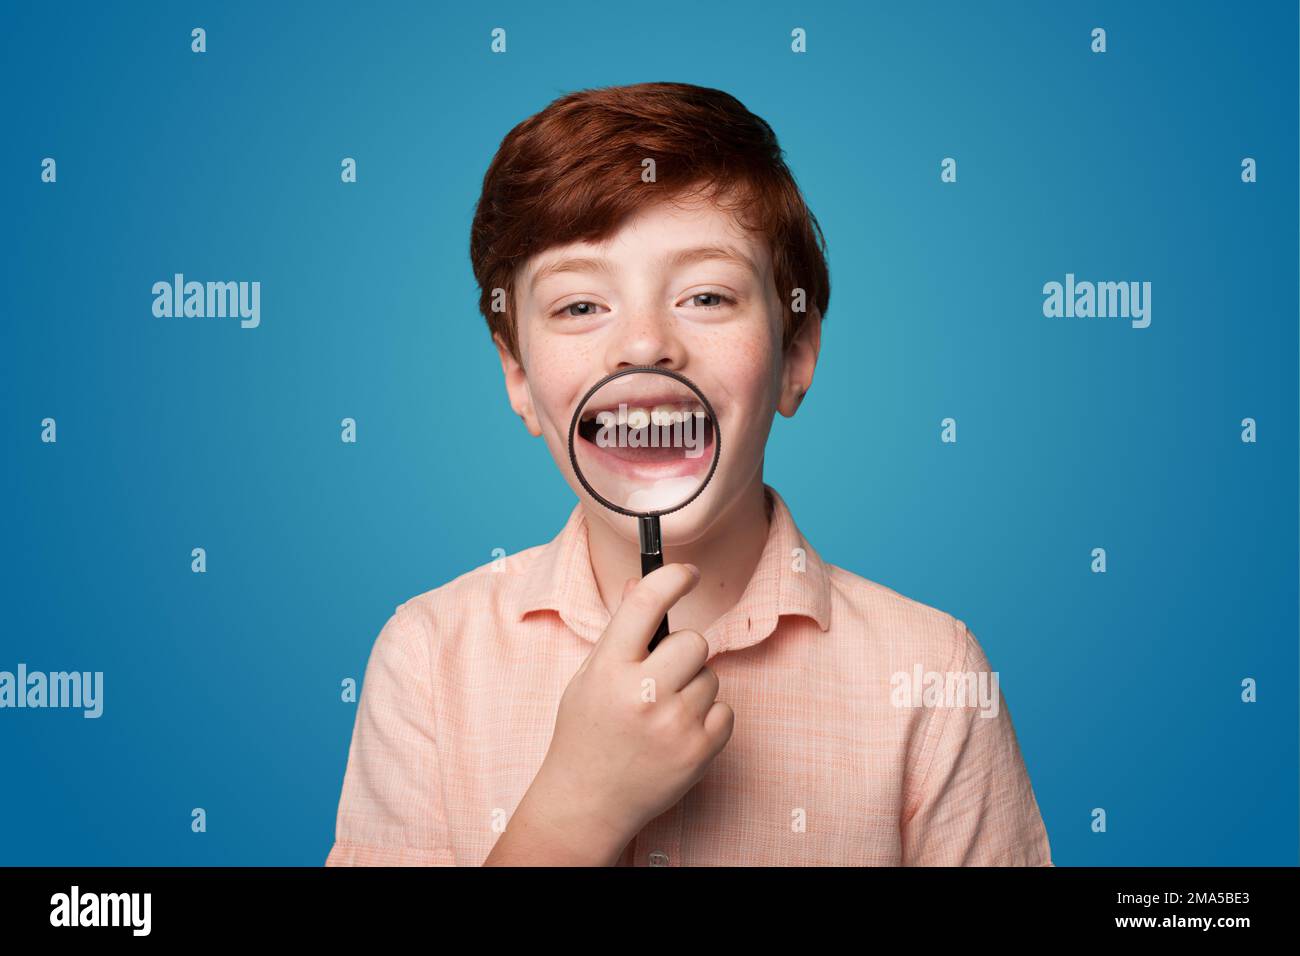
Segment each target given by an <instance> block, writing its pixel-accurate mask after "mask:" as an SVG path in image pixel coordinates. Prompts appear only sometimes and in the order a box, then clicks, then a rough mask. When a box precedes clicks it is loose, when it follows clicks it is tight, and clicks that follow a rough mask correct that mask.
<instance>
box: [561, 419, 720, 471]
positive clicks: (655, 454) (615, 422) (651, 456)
mask: <svg viewBox="0 0 1300 956" xmlns="http://www.w3.org/2000/svg"><path fill="white" fill-rule="evenodd" d="M713 433H714V429H713V421H712V419H711V418H710V417H709V415H708V414H707V413H706V412H705V411H704V408H703V406H701V405H700V404H699V403H698V402H680V401H674V402H666V403H659V404H650V403H646V404H629V403H626V402H623V403H619V404H618V405H617V406H610V407H607V408H591V409H588V410H585V411H584V412H583V416H582V419H581V420H580V421H579V423H578V435H579V437H580V438H582V439H583V441H585V442H586V443H587V444H588V445H589V446H590V447H592V448H595V449H596V450H597V451H598V453H600V454H601V455H603V456H608V459H607V460H610V464H611V466H612V467H614V468H615V470H617V471H622V472H624V473H627V474H632V473H633V472H635V473H637V474H645V475H647V476H665V475H683V474H692V473H694V472H696V471H698V470H702V469H704V468H707V467H708V465H709V463H710V461H711V460H712V455H711V452H712V448H713V439H714V434H713ZM620 464H621V465H623V466H625V467H619V465H620ZM628 467H630V468H631V469H632V471H629V470H628Z"/></svg>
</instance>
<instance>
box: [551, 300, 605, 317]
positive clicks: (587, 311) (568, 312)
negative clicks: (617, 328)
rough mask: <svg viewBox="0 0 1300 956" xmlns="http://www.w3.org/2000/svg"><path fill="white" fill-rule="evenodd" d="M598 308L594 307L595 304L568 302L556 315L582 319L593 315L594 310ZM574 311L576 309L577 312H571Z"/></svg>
mask: <svg viewBox="0 0 1300 956" xmlns="http://www.w3.org/2000/svg"><path fill="white" fill-rule="evenodd" d="M598 308H600V307H599V306H598V305H596V303H594V302H587V301H585V300H584V301H581V302H570V303H569V304H568V305H565V306H561V307H560V311H559V312H558V313H557V314H558V315H564V316H567V317H568V318H571V319H582V318H586V317H587V316H589V315H595V314H596V309H598ZM574 309H577V310H578V311H577V312H575V311H573V310H574Z"/></svg>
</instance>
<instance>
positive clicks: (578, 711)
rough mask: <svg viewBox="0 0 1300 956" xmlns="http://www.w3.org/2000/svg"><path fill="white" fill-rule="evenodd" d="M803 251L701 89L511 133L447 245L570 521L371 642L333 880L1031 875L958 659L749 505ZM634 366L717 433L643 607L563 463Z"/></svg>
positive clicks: (998, 747)
mask: <svg viewBox="0 0 1300 956" xmlns="http://www.w3.org/2000/svg"><path fill="white" fill-rule="evenodd" d="M823 246H824V243H823V241H822V238H821V232H820V227H819V226H818V225H817V222H816V219H815V218H814V217H813V216H812V214H811V213H810V212H809V211H808V209H807V208H806V206H805V205H804V201H803V198H802V196H801V195H800V193H799V190H798V188H797V186H796V185H795V183H794V181H793V179H792V177H791V176H790V173H789V170H788V169H787V168H786V165H785V163H784V162H783V160H782V158H781V150H780V147H779V146H778V144H777V141H776V138H775V136H774V135H773V133H772V130H771V129H770V127H769V126H768V125H767V124H766V123H765V122H764V121H763V120H761V119H759V118H758V117H756V116H754V115H753V114H751V113H749V112H748V111H747V110H746V109H745V108H744V106H742V105H741V104H740V103H739V102H738V101H737V100H735V99H734V98H733V97H731V96H729V95H727V94H725V93H722V92H720V91H717V90H711V89H705V88H701V87H696V86H689V85H685V84H677V83H646V84H638V85H634V86H626V87H614V88H606V89H598V90H588V91H583V92H580V93H575V94H571V95H569V96H565V97H562V98H561V99H559V100H557V101H555V102H554V103H552V104H551V105H550V106H548V107H547V108H546V109H545V110H543V111H542V112H540V113H538V114H537V115H535V116H533V117H530V118H529V119H527V120H525V121H524V122H523V123H521V124H520V125H519V126H517V127H515V129H514V130H512V131H511V132H510V134H509V135H507V136H506V138H505V140H504V141H503V142H502V144H501V147H500V149H499V150H498V152H497V155H496V157H495V158H494V159H493V161H492V164H491V166H490V167H489V169H488V171H487V174H486V176H485V177H484V181H483V194H482V196H481V198H480V200H479V203H478V207H477V210H476V213H475V217H474V223H473V227H472V237H471V250H470V253H471V259H472V261H473V265H474V271H475V276H476V278H477V279H478V281H479V284H480V287H481V291H482V294H481V298H480V309H481V311H482V312H483V315H484V317H485V318H486V319H487V322H488V327H489V329H490V331H491V332H492V336H493V340H494V342H495V343H496V347H497V350H498V352H499V354H500V358H501V366H502V371H503V373H504V376H505V385H506V392H507V395H508V397H509V400H510V405H511V407H512V409H513V410H514V412H515V413H516V414H518V415H519V417H520V418H521V419H522V421H523V422H524V425H525V426H526V427H527V429H528V431H529V433H530V434H532V435H534V436H540V437H542V438H543V439H544V440H545V441H546V443H547V446H548V448H549V450H550V452H551V455H552V456H553V457H554V459H555V462H556V465H557V466H558V467H559V468H560V469H561V471H562V472H563V474H564V475H565V478H566V480H568V482H569V485H570V486H571V487H572V488H573V489H574V492H575V494H577V496H578V499H579V501H578V504H577V506H575V508H574V510H573V512H572V513H571V515H570V517H569V520H568V523H567V524H566V525H565V527H564V528H563V530H562V531H561V532H560V533H559V535H558V536H557V537H556V538H555V539H554V540H552V541H551V542H550V543H549V544H546V545H539V546H537V547H533V548H530V549H528V550H525V551H523V552H521V553H520V554H517V555H515V556H513V557H511V558H509V559H507V561H506V562H505V564H506V567H505V570H504V572H499V571H498V570H496V569H494V568H493V566H492V565H490V564H489V565H484V566H482V567H480V568H477V569H476V570H474V571H471V572H469V573H467V574H464V575H462V576H460V577H458V578H456V579H455V580H454V581H452V582H450V583H448V584H446V585H443V586H442V587H440V588H436V589H434V590H432V591H429V592H426V593H424V594H421V595H419V596H417V597H414V598H411V599H410V600H408V601H407V602H406V603H404V604H403V605H401V607H399V608H398V609H397V611H396V613H395V614H394V615H393V616H392V617H391V618H390V619H389V621H388V622H387V624H385V626H384V628H383V630H382V631H381V632H380V634H379V637H378V639H377V640H376V643H375V646H374V649H373V651H372V653H371V657H370V662H369V664H368V666H367V670H366V675H365V682H364V685H363V693H362V697H361V701H360V704H359V707H358V712H357V719H356V726H355V728H354V733H353V737H352V744H351V749H350V751H349V757H348V764H347V770H346V773H345V778H344V784H343V793H342V797H341V800H340V803H339V811H338V821H337V832H336V842H335V844H334V846H333V848H332V849H331V851H330V853H329V856H328V859H327V860H326V864H327V865H331V866H333V865H366V864H369V865H376V864H378V865H384V864H389V865H394V864H395V865H407V864H415V865H471V866H478V865H499V864H505V865H519V864H525V865H602V866H608V865H624V866H691V865H782V864H787V865H850V866H894V865H1033V866H1050V865H1052V864H1051V858H1050V850H1049V846H1048V841H1047V834H1046V831H1045V829H1044V826H1043V822H1042V818H1041V816H1040V814H1039V810H1038V805H1037V802H1036V800H1035V798H1034V793H1033V790H1032V787H1031V786H1030V782H1029V778H1028V775H1027V773H1026V770H1025V765H1024V762H1023V760H1022V758H1021V754H1020V750H1019V747H1018V744H1017V741H1016V736H1015V732H1014V730H1013V727H1012V724H1011V718H1010V714H1009V712H1008V710H1007V708H1006V705H1005V700H1004V699H1003V698H1002V697H1001V693H1000V691H998V690H997V684H996V675H995V674H990V672H989V668H988V662H987V660H986V659H985V656H984V653H983V651H982V650H981V648H980V645H979V644H978V643H977V641H976V639H975V637H974V636H973V634H972V633H971V632H970V630H969V629H968V628H967V627H966V625H965V624H964V623H963V622H962V621H960V620H957V619H955V618H953V617H951V616H950V615H948V614H945V613H943V612H941V611H938V610H935V609H933V608H929V607H926V606H925V605H922V604H919V603H917V602H914V601H911V600H909V599H907V598H905V597H903V596H901V595H899V594H897V593H895V592H894V591H891V590H889V589H888V588H885V587H883V586H881V585H878V584H875V583H873V582H871V581H868V580H866V579H864V578H861V577H858V576H857V575H854V574H852V573H850V572H848V571H845V570H843V569H841V568H838V567H835V566H833V565H830V564H826V563H824V562H823V561H822V560H821V559H820V558H819V557H818V555H817V553H816V551H814V550H813V549H812V547H810V546H809V544H808V543H807V541H805V540H804V539H803V537H802V536H801V535H800V533H799V531H798V529H797V528H796V526H795V524H794V522H793V519H792V517H791V515H790V512H789V509H788V508H787V506H786V504H785V502H784V500H783V499H782V498H781V496H780V495H779V494H777V492H776V491H775V489H773V488H771V487H770V486H768V485H766V484H765V483H764V482H763V476H762V475H763V449H764V445H765V444H766V440H767V434H768V431H769V429H770V428H771V424H772V416H773V414H774V413H775V412H777V411H779V412H780V413H781V414H783V415H785V416H787V417H789V416H793V415H794V414H795V411H796V410H797V409H798V407H799V404H800V401H801V400H802V398H803V396H804V394H806V393H807V390H808V388H809V386H810V385H811V383H812V379H813V370H814V368H815V366H816V362H817V356H818V351H819V348H820V342H821V338H820V332H821V322H822V317H823V316H824V315H825V312H826V308H827V304H828V301H829V278H828V275H827V270H826V265H825V261H824V257H823ZM632 365H656V366H660V367H662V368H666V369H670V370H674V371H677V372H680V373H681V374H683V375H686V376H687V377H688V378H690V379H691V380H692V381H693V382H695V384H696V385H698V386H699V387H700V389H701V391H702V392H703V394H704V395H705V396H707V397H708V398H709V399H710V402H711V403H712V405H713V406H714V409H715V411H716V414H717V420H718V423H719V428H720V430H721V433H722V434H723V435H725V436H726V445H725V448H724V451H723V454H722V455H721V456H720V458H719V463H718V467H717V471H716V473H715V474H714V476H713V478H712V480H711V481H710V482H709V484H708V486H707V487H706V488H705V489H704V491H703V493H702V494H701V495H700V496H699V497H698V498H697V499H695V500H694V501H693V502H692V503H691V504H690V505H688V506H687V507H685V508H683V509H681V510H680V511H677V512H674V513H672V514H669V515H666V516H664V517H663V518H662V521H661V523H662V528H663V540H664V542H665V547H666V552H665V558H666V560H667V561H668V562H669V563H667V564H665V565H664V566H663V567H662V568H660V569H658V570H657V571H655V572H653V573H651V574H649V575H647V576H646V577H645V578H644V579H642V578H641V575H640V569H639V563H638V562H639V549H638V548H637V530H636V520H635V519H634V518H631V517H626V516H622V515H618V514H615V513H613V512H611V511H608V510H607V509H605V508H603V507H602V506H601V505H600V504H599V503H598V502H596V501H595V500H594V499H592V498H591V497H590V495H588V494H587V492H586V491H585V490H584V489H583V488H582V486H581V483H580V482H579V481H578V480H577V478H576V476H575V475H574V474H573V471H572V467H571V464H570V460H569V455H568V446H567V437H568V425H569V420H570V417H571V416H572V414H573V410H574V408H575V406H576V404H577V403H578V401H579V400H580V399H581V397H582V396H583V395H584V394H585V393H586V391H587V389H589V388H590V387H591V386H592V385H593V384H594V383H596V382H597V381H599V380H600V379H602V378H604V377H605V376H606V375H609V374H610V373H612V372H614V371H616V370H618V369H620V368H625V367H628V366H632ZM669 610H671V617H670V621H671V625H672V627H673V633H671V634H670V635H669V636H668V637H666V638H665V639H664V640H663V641H662V643H660V644H659V645H658V646H657V647H656V649H655V651H654V652H653V653H649V652H648V650H647V648H648V645H649V642H650V638H651V636H652V635H653V633H654V630H655V627H656V625H657V624H658V622H659V620H660V619H661V618H662V617H663V615H664V613H665V612H666V611H669ZM706 664H707V666H706ZM914 673H916V674H918V675H920V674H926V675H929V674H931V673H938V674H939V675H941V676H947V677H948V678H950V679H956V680H957V681H958V686H959V688H964V687H965V686H967V683H963V681H966V682H968V683H969V686H971V687H974V686H976V685H977V684H978V686H981V687H987V686H988V679H989V678H990V677H991V678H993V682H992V687H993V692H992V695H991V698H989V697H988V695H985V696H986V698H987V699H986V700H985V701H984V703H985V704H986V705H991V706H985V707H982V708H981V707H980V706H979V705H978V703H977V702H976V701H975V700H974V699H973V698H972V699H971V700H966V701H961V700H958V701H955V702H954V701H952V700H945V699H934V698H933V697H932V696H930V695H919V696H921V697H924V699H923V700H921V699H913V698H912V696H911V695H910V694H908V693H903V691H905V690H910V689H911V684H912V675H913V674H914ZM900 675H902V676H903V679H902V680H900V679H899V678H900ZM647 678H652V679H653V681H654V685H653V686H654V688H655V694H654V695H653V699H650V700H647V699H645V696H644V695H643V688H644V687H645V686H646V685H645V681H646V679H647ZM904 685H907V686H904ZM950 685H951V680H950ZM959 696H960V695H959Z"/></svg>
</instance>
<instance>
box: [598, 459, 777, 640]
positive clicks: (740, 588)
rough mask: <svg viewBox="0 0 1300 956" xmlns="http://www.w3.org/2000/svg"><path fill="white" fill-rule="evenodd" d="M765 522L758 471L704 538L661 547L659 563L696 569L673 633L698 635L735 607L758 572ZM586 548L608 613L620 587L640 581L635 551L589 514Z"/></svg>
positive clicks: (676, 610)
mask: <svg viewBox="0 0 1300 956" xmlns="http://www.w3.org/2000/svg"><path fill="white" fill-rule="evenodd" d="M770 522H771V515H770V514H769V512H768V502H767V497H766V495H765V494H764V491H763V478H762V471H761V469H760V470H759V471H758V472H757V473H756V474H755V476H754V479H753V481H751V483H750V485H749V486H748V487H747V488H746V489H745V491H744V492H743V493H742V494H740V495H737V496H736V498H735V499H734V500H733V501H732V503H731V506H730V507H729V508H728V509H727V510H726V511H724V512H723V513H722V515H721V516H720V517H719V518H718V521H717V523H716V524H715V525H714V526H713V527H712V528H710V529H709V533H708V535H707V536H706V537H705V538H702V539H701V540H699V541H695V542H692V543H691V544H689V545H681V546H674V545H673V544H672V543H671V542H665V543H664V561H665V563H670V562H677V561H683V562H689V563H690V564H694V565H695V566H696V567H698V568H699V569H700V583H699V584H698V585H696V586H695V589H694V590H693V591H691V592H690V593H689V594H687V595H686V596H685V597H684V598H682V599H681V600H680V601H678V602H677V604H676V605H674V607H673V609H672V611H670V612H669V615H668V623H669V626H670V627H671V628H672V629H673V630H674V631H681V630H692V631H698V632H699V633H701V634H703V633H704V632H705V631H707V630H708V629H709V627H710V625H712V624H713V622H714V621H716V620H717V619H718V618H720V617H722V615H723V614H725V613H726V612H727V611H729V610H731V608H732V607H734V606H735V604H736V602H737V601H739V600H740V596H741V595H742V594H743V593H744V591H745V587H746V586H747V585H748V584H749V579H750V578H751V577H752V576H753V574H754V570H755V569H756V568H757V567H758V562H759V558H761V557H762V555H763V548H764V547H765V546H766V544H767V537H768V529H769V527H770ZM587 547H588V550H589V552H590V555H591V570H592V575H593V576H594V577H595V579H596V587H597V589H598V590H599V591H600V597H601V600H602V601H603V602H604V603H605V607H606V608H608V609H609V612H610V614H613V613H614V612H615V611H617V610H618V605H619V603H620V601H621V600H622V596H623V582H624V581H626V580H627V579H628V578H630V577H635V578H637V579H640V577H641V555H640V552H639V550H638V549H637V547H636V546H635V545H630V544H629V543H628V541H627V539H625V538H622V537H620V536H618V535H617V534H615V532H614V531H613V529H612V528H610V526H609V525H608V524H606V523H605V522H604V521H602V520H599V519H595V520H593V519H592V518H591V516H590V515H588V517H587Z"/></svg>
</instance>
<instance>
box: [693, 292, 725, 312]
mask: <svg viewBox="0 0 1300 956" xmlns="http://www.w3.org/2000/svg"><path fill="white" fill-rule="evenodd" d="M700 299H709V300H712V301H708V302H700V301H699V300H700ZM690 301H692V302H695V304H696V305H697V306H699V308H701V309H716V308H719V307H720V306H722V305H723V304H724V303H730V302H734V301H735V300H734V299H733V298H732V297H731V296H729V295H723V294H722V293H721V292H696V293H695V294H694V295H692V296H691V297H690Z"/></svg>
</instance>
